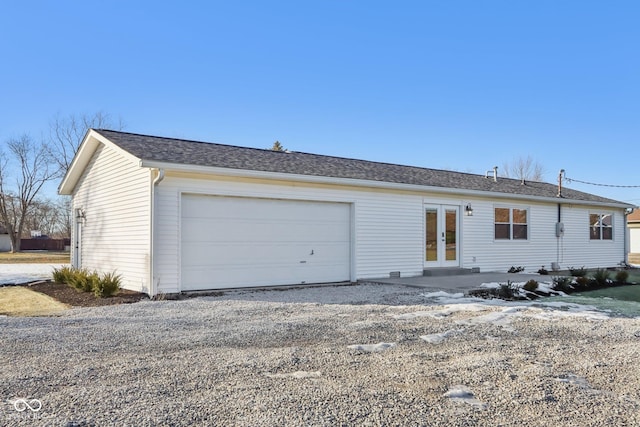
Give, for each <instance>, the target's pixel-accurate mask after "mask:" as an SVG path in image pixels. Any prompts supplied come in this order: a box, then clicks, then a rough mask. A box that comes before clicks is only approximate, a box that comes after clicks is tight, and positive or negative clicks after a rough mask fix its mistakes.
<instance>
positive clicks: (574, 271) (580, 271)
mask: <svg viewBox="0 0 640 427" xmlns="http://www.w3.org/2000/svg"><path fill="white" fill-rule="evenodd" d="M569 274H571V275H572V276H573V277H582V276H586V275H587V269H586V268H584V265H583V266H582V267H580V268H573V267H569Z"/></svg>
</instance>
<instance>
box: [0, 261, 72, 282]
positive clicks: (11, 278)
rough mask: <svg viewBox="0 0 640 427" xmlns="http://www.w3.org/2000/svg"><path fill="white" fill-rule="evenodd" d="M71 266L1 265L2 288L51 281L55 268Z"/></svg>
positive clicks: (0, 278) (0, 279)
mask: <svg viewBox="0 0 640 427" xmlns="http://www.w3.org/2000/svg"><path fill="white" fill-rule="evenodd" d="M68 265H69V264H0V286H2V285H17V284H20V283H27V282H34V281H36V280H47V279H51V274H52V272H53V269H54V268H61V267H65V266H68Z"/></svg>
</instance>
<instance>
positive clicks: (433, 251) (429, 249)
mask: <svg viewBox="0 0 640 427" xmlns="http://www.w3.org/2000/svg"><path fill="white" fill-rule="evenodd" d="M425 221H426V227H425V228H426V229H427V236H426V243H427V244H426V260H427V261H438V211H437V210H436V209H427V213H426V217H425Z"/></svg>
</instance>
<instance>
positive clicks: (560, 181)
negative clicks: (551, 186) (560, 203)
mask: <svg viewBox="0 0 640 427" xmlns="http://www.w3.org/2000/svg"><path fill="white" fill-rule="evenodd" d="M563 175H564V169H560V173H559V174H558V196H557V197H562V178H563Z"/></svg>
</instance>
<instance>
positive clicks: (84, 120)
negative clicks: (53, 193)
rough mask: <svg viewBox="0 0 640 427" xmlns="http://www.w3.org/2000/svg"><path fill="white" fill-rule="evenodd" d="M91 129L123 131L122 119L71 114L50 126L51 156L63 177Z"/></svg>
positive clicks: (54, 121) (56, 120) (104, 114)
mask: <svg viewBox="0 0 640 427" xmlns="http://www.w3.org/2000/svg"><path fill="white" fill-rule="evenodd" d="M89 128H96V129H106V128H109V129H114V130H122V129H123V128H124V123H123V122H122V119H118V120H117V121H115V120H113V119H112V118H111V116H110V115H109V114H108V113H105V112H103V111H98V112H97V113H94V114H91V115H89V114H81V115H74V114H71V115H69V116H67V117H60V116H59V115H58V116H56V117H55V118H54V119H53V120H52V121H51V124H50V131H49V133H50V134H49V154H50V155H51V158H52V160H53V162H54V164H55V165H56V166H57V167H58V170H57V171H56V172H57V174H58V176H59V177H62V176H63V175H64V174H65V173H66V172H67V170H68V169H69V166H70V165H71V161H72V160H73V157H74V156H75V154H76V151H78V148H79V147H80V143H82V139H83V138H84V135H85V134H86V133H87V130H88V129H89Z"/></svg>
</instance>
